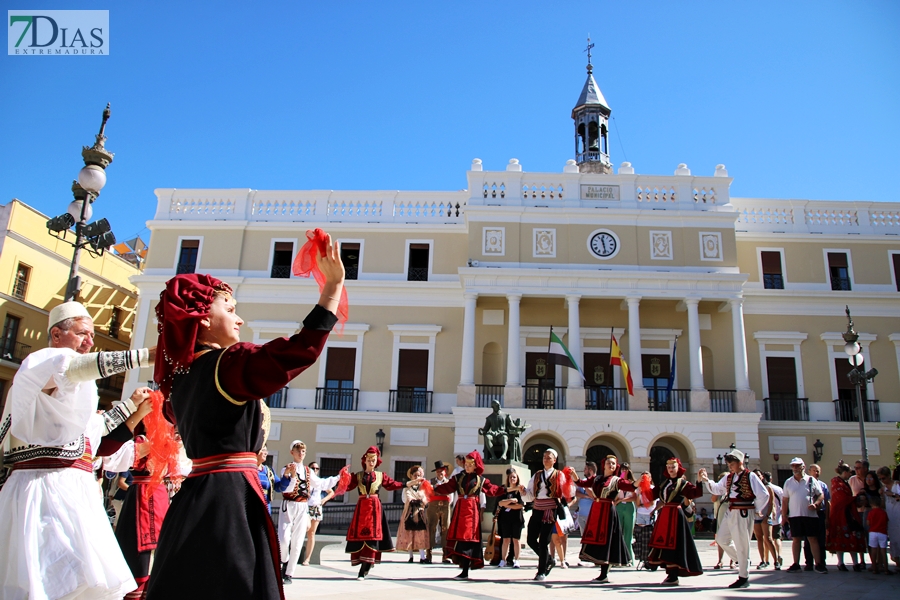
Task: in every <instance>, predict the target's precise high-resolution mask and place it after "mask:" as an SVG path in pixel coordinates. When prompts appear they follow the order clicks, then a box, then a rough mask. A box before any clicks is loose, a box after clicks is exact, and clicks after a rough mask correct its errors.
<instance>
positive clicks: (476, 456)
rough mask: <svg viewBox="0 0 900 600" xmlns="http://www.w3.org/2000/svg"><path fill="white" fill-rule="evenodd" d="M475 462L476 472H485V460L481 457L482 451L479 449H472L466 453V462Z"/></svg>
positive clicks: (477, 473)
mask: <svg viewBox="0 0 900 600" xmlns="http://www.w3.org/2000/svg"><path fill="white" fill-rule="evenodd" d="M470 462H471V463H473V464H474V465H475V474H476V475H481V474H482V473H484V461H483V460H482V459H481V453H480V452H479V451H478V450H472V451H471V452H469V453H468V454H466V464H469V463H470Z"/></svg>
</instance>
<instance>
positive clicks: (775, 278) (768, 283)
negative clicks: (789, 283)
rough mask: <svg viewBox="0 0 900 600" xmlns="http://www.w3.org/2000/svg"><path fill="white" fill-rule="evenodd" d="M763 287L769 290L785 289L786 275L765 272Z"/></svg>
mask: <svg viewBox="0 0 900 600" xmlns="http://www.w3.org/2000/svg"><path fill="white" fill-rule="evenodd" d="M763 287H764V288H766V289H767V290H783V289H784V277H783V276H782V275H781V273H764V274H763Z"/></svg>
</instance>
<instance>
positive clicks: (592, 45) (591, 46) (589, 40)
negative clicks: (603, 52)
mask: <svg viewBox="0 0 900 600" xmlns="http://www.w3.org/2000/svg"><path fill="white" fill-rule="evenodd" d="M593 47H594V44H592V43H591V34H588V46H587V50H585V52H587V55H588V64H589V65H590V64H591V48H593Z"/></svg>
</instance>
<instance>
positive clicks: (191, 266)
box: [175, 262, 197, 275]
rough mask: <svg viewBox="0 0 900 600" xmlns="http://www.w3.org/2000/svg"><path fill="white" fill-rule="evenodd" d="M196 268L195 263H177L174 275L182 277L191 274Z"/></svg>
mask: <svg viewBox="0 0 900 600" xmlns="http://www.w3.org/2000/svg"><path fill="white" fill-rule="evenodd" d="M196 268H197V263H195V262H184V263H181V262H180V263H178V266H176V267H175V274H176V275H184V274H185V273H193V272H194V270H195V269H196Z"/></svg>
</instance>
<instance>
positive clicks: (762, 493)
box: [706, 471, 769, 512]
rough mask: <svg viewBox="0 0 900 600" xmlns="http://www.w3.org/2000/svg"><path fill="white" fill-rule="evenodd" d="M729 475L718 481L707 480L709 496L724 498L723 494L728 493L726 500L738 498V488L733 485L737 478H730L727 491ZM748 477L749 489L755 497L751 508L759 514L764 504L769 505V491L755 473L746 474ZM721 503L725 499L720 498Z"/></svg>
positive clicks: (764, 506)
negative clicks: (729, 485)
mask: <svg viewBox="0 0 900 600" xmlns="http://www.w3.org/2000/svg"><path fill="white" fill-rule="evenodd" d="M729 474H730V473H726V474H725V475H723V476H722V478H721V479H719V481H713V480H712V479H709V480H707V481H706V489H707V490H708V491H709V493H710V494H715V495H716V496H724V495H725V493H726V492H727V493H728V498H729V499H731V498H737V497H738V495H739V494H738V487H737V485H735V484H736V483H737V477H732V478H731V489H730V490H729V489H728V475H729ZM748 475H749V477H750V489H752V490H753V494H754V495H755V496H756V499H755V500H754V501H753V507H754V508H755V509H756V512H760V511H762V510H764V509H765V508H766V504H768V503H769V490H768V489H766V484H764V483H763V482H762V481H760V479H759V477H757V476H756V473H753V472H752V471H751V472H750V473H748ZM722 502H725V498H722Z"/></svg>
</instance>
